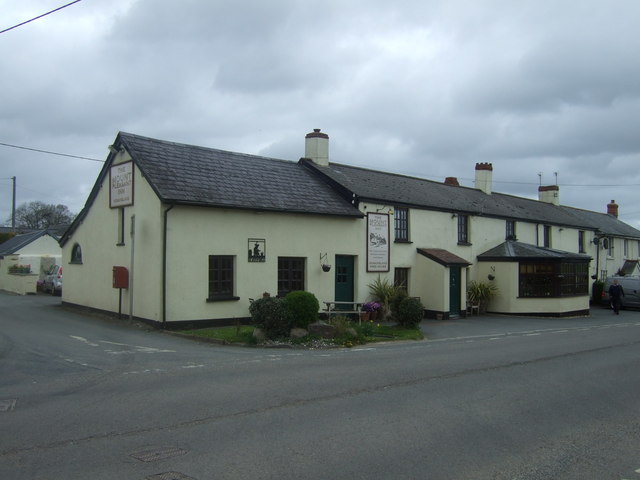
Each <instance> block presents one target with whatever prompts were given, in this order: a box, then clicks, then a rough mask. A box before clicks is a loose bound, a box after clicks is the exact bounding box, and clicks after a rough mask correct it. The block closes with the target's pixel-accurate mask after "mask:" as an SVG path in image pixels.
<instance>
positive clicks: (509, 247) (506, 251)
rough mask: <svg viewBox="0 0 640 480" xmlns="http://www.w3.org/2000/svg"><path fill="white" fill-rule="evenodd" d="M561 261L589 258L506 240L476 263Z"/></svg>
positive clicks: (585, 260)
mask: <svg viewBox="0 0 640 480" xmlns="http://www.w3.org/2000/svg"><path fill="white" fill-rule="evenodd" d="M527 259H536V260H557V261H560V260H563V261H578V262H580V261H582V262H589V260H591V257H590V256H589V255H583V254H579V253H571V252H564V251H562V250H555V249H553V248H545V247H537V246H535V245H530V244H528V243H522V242H515V241H511V240H508V241H506V242H504V243H501V244H500V245H498V246H497V247H493V248H491V249H489V250H487V251H486V252H484V253H481V254H480V255H478V261H503V262H504V261H516V260H527Z"/></svg>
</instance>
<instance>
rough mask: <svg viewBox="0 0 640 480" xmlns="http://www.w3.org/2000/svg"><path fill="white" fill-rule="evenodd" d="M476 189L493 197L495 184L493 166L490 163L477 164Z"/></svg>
mask: <svg viewBox="0 0 640 480" xmlns="http://www.w3.org/2000/svg"><path fill="white" fill-rule="evenodd" d="M475 183H476V188H477V189H478V190H482V191H483V192H484V193H486V194H487V195H491V184H492V183H493V165H491V164H490V163H476V182H475Z"/></svg>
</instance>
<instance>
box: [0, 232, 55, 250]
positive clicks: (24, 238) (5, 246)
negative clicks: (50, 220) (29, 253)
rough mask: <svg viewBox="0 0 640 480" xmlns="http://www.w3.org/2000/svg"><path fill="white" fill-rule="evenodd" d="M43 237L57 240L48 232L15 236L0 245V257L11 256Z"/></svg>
mask: <svg viewBox="0 0 640 480" xmlns="http://www.w3.org/2000/svg"><path fill="white" fill-rule="evenodd" d="M44 235H49V236H51V237H53V238H54V239H55V240H58V237H56V236H55V235H52V234H51V232H49V231H48V230H38V231H35V232H31V233H25V234H23V235H16V236H15V237H13V238H10V239H9V240H7V241H6V242H3V243H0V255H13V254H14V253H17V252H18V251H19V250H20V249H21V248H23V247H26V246H27V245H29V244H30V243H32V242H34V241H36V240H37V239H39V238H40V237H42V236H44Z"/></svg>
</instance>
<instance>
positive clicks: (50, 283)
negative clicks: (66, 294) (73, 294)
mask: <svg viewBox="0 0 640 480" xmlns="http://www.w3.org/2000/svg"><path fill="white" fill-rule="evenodd" d="M44 291H45V292H50V293H51V295H62V267H61V266H60V265H54V266H52V267H51V268H50V269H49V271H48V272H47V275H46V276H45V277H44Z"/></svg>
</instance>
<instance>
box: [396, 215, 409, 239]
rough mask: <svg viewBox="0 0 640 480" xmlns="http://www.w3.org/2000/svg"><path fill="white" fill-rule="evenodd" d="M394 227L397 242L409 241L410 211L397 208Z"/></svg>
mask: <svg viewBox="0 0 640 480" xmlns="http://www.w3.org/2000/svg"><path fill="white" fill-rule="evenodd" d="M394 225H395V234H396V240H399V241H408V240H409V210H408V209H406V208H400V207H396V208H395V212H394Z"/></svg>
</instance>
